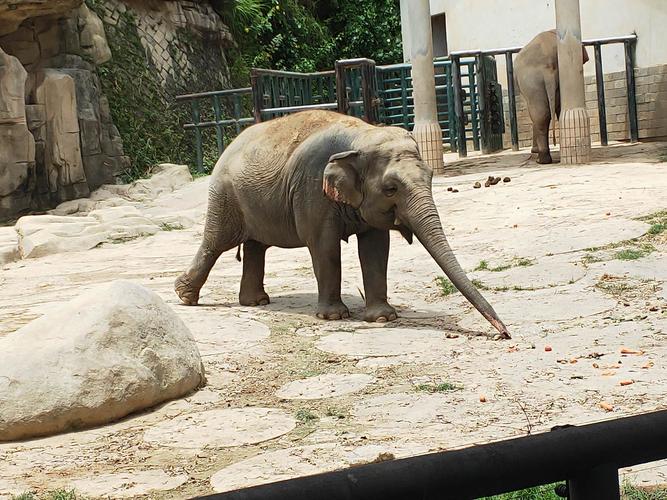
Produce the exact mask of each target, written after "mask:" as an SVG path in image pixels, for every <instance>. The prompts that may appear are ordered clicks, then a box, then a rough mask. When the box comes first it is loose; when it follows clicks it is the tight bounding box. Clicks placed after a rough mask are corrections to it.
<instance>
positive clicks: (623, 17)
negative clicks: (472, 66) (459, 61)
mask: <svg viewBox="0 0 667 500" xmlns="http://www.w3.org/2000/svg"><path fill="white" fill-rule="evenodd" d="M554 1H555V0H510V1H500V0H430V2H431V14H432V15H436V14H442V13H445V14H446V16H447V43H448V45H449V50H450V51H457V50H473V49H494V48H501V47H513V46H523V45H525V44H526V43H528V42H529V41H530V40H531V39H532V38H533V37H534V36H535V35H537V34H538V33H540V32H542V31H545V30H548V29H552V28H555V27H556V16H555V7H554ZM409 3H410V0H401V7H402V8H404V7H406V6H408V5H409ZM580 3H581V25H582V26H581V29H582V35H583V37H584V38H585V39H590V38H602V37H609V36H621V35H628V34H631V33H633V32H636V33H637V36H638V38H639V41H638V44H637V66H638V67H651V66H657V65H660V64H667V0H580ZM401 17H402V20H404V19H405V16H401ZM406 28H407V27H406V25H405V23H404V24H403V29H404V30H405V29H406ZM404 40H405V38H404ZM589 56H590V57H591V62H589V63H587V64H586V65H585V74H587V75H592V74H594V73H595V65H594V63H593V61H592V59H593V57H592V56H593V54H592V49H591V50H590V53H589ZM602 57H603V64H604V71H605V73H609V72H615V71H621V70H623V69H624V68H625V63H624V57H623V48H622V45H615V46H609V47H604V48H603V50H602ZM498 70H499V77H501V78H500V79H501V83H503V84H504V83H505V76H504V74H505V66H504V62H503V61H501V58H498Z"/></svg>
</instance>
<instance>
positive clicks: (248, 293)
mask: <svg viewBox="0 0 667 500" xmlns="http://www.w3.org/2000/svg"><path fill="white" fill-rule="evenodd" d="M267 248H268V247H267V246H266V245H264V244H262V243H259V242H257V241H254V240H248V241H246V242H245V243H244V244H243V276H242V278H241V291H240V292H239V303H240V304H241V305H242V306H265V305H267V304H269V303H270V302H271V299H269V296H268V295H267V293H266V292H265V291H264V263H265V256H266V249H267Z"/></svg>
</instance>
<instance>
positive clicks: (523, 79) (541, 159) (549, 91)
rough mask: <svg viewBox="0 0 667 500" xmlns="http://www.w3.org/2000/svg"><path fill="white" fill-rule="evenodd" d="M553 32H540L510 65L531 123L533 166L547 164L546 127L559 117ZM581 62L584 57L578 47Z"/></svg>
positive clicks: (556, 61)
mask: <svg viewBox="0 0 667 500" xmlns="http://www.w3.org/2000/svg"><path fill="white" fill-rule="evenodd" d="M557 36H558V35H557V34H556V30H550V31H544V32H542V33H540V34H539V35H537V36H536V37H535V38H533V39H532V40H531V41H530V42H529V43H528V44H527V45H526V46H525V47H524V48H523V49H521V51H520V52H519V53H518V54H517V56H516V59H515V61H514V84H515V88H516V89H517V91H518V92H520V93H521V95H523V97H524V99H525V100H526V106H527V107H528V114H529V115H530V120H531V121H532V122H533V148H532V152H533V153H537V163H551V161H552V160H551V153H550V152H549V124H550V123H551V120H552V119H553V120H555V119H556V118H559V117H560V90H559V83H558V46H557V39H556V37H557ZM582 51H583V62H584V63H586V61H588V53H587V52H586V49H585V48H584V47H583V46H582Z"/></svg>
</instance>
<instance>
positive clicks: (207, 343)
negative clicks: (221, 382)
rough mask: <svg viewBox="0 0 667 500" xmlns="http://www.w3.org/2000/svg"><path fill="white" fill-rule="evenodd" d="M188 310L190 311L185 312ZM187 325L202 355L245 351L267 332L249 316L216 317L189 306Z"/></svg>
mask: <svg viewBox="0 0 667 500" xmlns="http://www.w3.org/2000/svg"><path fill="white" fill-rule="evenodd" d="M188 313H190V311H188ZM187 323H188V325H189V326H190V329H191V331H192V334H193V336H194V337H195V340H196V341H197V346H198V347H199V352H200V353H201V354H202V356H211V355H216V354H230V353H248V352H249V351H251V350H252V349H254V348H257V347H258V346H259V345H260V344H261V343H262V341H263V340H265V339H267V338H268V337H269V335H270V334H271V330H270V329H269V327H268V326H266V325H265V324H264V323H261V322H260V321H256V320H254V319H252V318H251V317H249V316H230V315H225V316H216V317H213V318H212V317H211V316H210V315H203V314H201V310H197V308H193V311H192V313H190V314H188V320H187Z"/></svg>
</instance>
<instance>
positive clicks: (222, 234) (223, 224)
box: [174, 187, 244, 306]
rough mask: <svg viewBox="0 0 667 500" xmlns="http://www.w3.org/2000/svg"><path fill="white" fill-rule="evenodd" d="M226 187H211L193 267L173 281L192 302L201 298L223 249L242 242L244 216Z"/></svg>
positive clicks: (188, 302)
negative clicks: (200, 240)
mask: <svg viewBox="0 0 667 500" xmlns="http://www.w3.org/2000/svg"><path fill="white" fill-rule="evenodd" d="M230 192H232V191H231V190H229V189H227V190H224V189H216V188H215V187H211V189H209V199H208V210H207V212H206V224H205V226H204V237H203V239H202V242H201V245H200V246H199V249H198V250H197V254H196V255H195V257H194V259H193V260H192V263H191V264H190V267H189V268H188V270H187V271H186V272H184V273H183V274H181V275H180V276H179V277H178V278H177V279H176V282H175V283H174V290H175V291H176V294H177V295H178V296H179V298H180V299H181V301H182V302H183V303H184V304H186V305H189V306H195V305H197V303H198V302H199V291H200V290H201V287H202V286H204V283H206V280H207V278H208V275H209V273H210V272H211V269H212V268H213V266H214V265H215V262H216V261H217V260H218V257H220V255H221V254H222V253H223V252H226V251H227V250H231V249H232V248H234V247H236V246H238V245H240V244H241V243H242V242H243V239H244V236H243V233H244V230H243V216H242V214H241V212H240V210H239V208H238V203H236V200H235V199H234V198H233V197H232V196H230V195H229V194H228V193H230Z"/></svg>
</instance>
